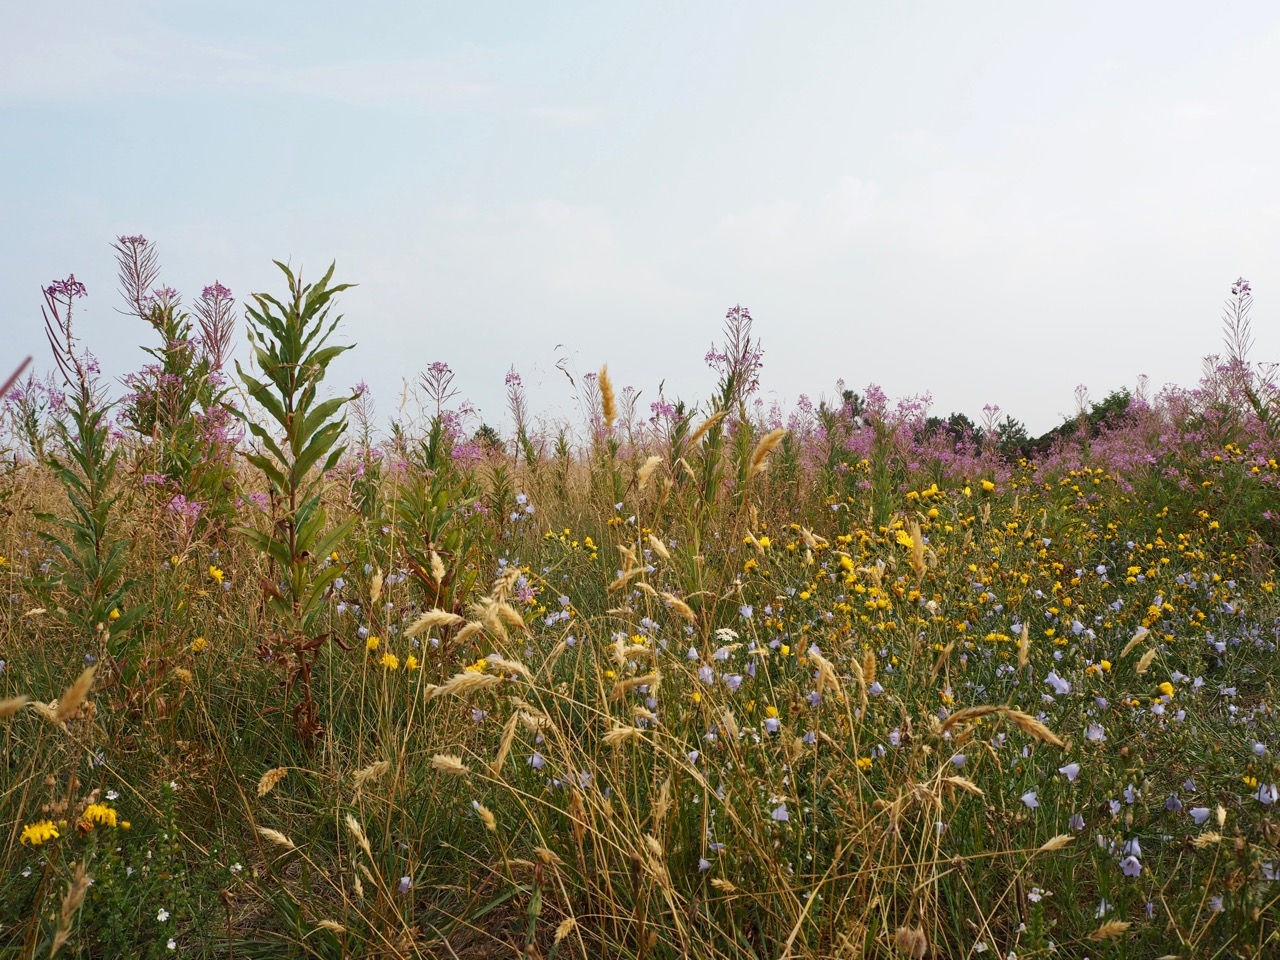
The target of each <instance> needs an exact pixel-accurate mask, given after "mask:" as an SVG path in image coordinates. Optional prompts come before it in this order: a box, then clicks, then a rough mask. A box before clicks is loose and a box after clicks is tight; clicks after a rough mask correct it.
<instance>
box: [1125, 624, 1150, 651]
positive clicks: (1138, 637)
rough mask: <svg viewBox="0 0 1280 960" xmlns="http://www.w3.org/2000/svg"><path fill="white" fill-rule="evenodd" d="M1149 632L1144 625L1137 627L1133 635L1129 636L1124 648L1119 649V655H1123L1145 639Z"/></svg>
mask: <svg viewBox="0 0 1280 960" xmlns="http://www.w3.org/2000/svg"><path fill="white" fill-rule="evenodd" d="M1150 632H1151V631H1150V630H1148V629H1147V628H1146V627H1139V628H1138V629H1137V631H1136V632H1135V633H1134V635H1133V636H1132V637H1130V638H1129V642H1128V643H1126V644H1125V645H1124V649H1123V650H1121V651H1120V656H1121V657H1123V656H1125V655H1126V654H1128V652H1129V651H1130V650H1132V649H1133V648H1134V647H1136V646H1137V645H1138V644H1140V643H1141V642H1142V641H1143V640H1145V639H1146V638H1147V634H1149V633H1150Z"/></svg>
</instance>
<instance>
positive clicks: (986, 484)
mask: <svg viewBox="0 0 1280 960" xmlns="http://www.w3.org/2000/svg"><path fill="white" fill-rule="evenodd" d="M995 488H996V485H995V484H994V483H992V482H991V481H990V480H983V481H982V489H983V491H985V492H986V493H990V492H991V491H992V490H994V489H995Z"/></svg>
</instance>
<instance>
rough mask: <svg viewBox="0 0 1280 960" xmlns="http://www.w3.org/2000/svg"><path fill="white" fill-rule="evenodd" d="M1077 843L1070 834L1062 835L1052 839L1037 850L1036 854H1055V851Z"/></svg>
mask: <svg viewBox="0 0 1280 960" xmlns="http://www.w3.org/2000/svg"><path fill="white" fill-rule="evenodd" d="M1074 841H1075V837H1073V836H1072V835H1071V834H1069V833H1060V834H1058V835H1057V836H1056V837H1050V838H1049V839H1048V840H1046V841H1045V842H1044V843H1042V844H1040V846H1038V847H1037V848H1036V853H1053V852H1054V851H1055V850H1061V849H1062V848H1063V847H1065V846H1067V845H1068V844H1070V843H1072V842H1074Z"/></svg>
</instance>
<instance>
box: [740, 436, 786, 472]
mask: <svg viewBox="0 0 1280 960" xmlns="http://www.w3.org/2000/svg"><path fill="white" fill-rule="evenodd" d="M786 435H787V431H786V430H784V429H783V428H782V427H778V428H777V429H775V430H770V431H769V432H768V433H766V434H765V435H764V436H763V437H761V438H760V442H759V443H757V444H756V448H755V449H754V450H753V451H751V466H750V467H749V468H748V469H747V479H748V480H750V479H751V478H752V477H754V476H755V475H756V474H758V473H763V472H764V471H765V470H766V469H768V467H769V454H771V453H773V451H774V450H775V449H777V446H778V444H780V443H781V442H782V438H783V437H785V436H786Z"/></svg>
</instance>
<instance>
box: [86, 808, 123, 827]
mask: <svg viewBox="0 0 1280 960" xmlns="http://www.w3.org/2000/svg"><path fill="white" fill-rule="evenodd" d="M82 819H84V820H87V821H89V822H90V823H100V824H102V825H103V826H104V827H114V826H117V825H118V823H119V821H118V820H117V819H116V812H115V811H114V810H112V809H111V808H110V807H108V806H107V805H106V804H105V803H91V804H89V806H87V807H85V808H84V816H83V817H82Z"/></svg>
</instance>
